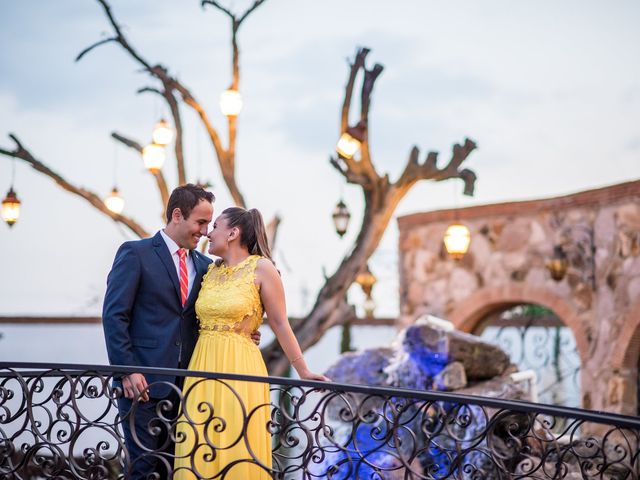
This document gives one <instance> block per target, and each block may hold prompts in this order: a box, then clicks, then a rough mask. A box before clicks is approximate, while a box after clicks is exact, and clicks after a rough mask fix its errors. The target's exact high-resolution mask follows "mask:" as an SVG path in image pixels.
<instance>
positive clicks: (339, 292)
mask: <svg viewBox="0 0 640 480" xmlns="http://www.w3.org/2000/svg"><path fill="white" fill-rule="evenodd" d="M368 52H369V50H368V49H365V48H362V49H359V50H358V52H357V54H356V57H355V60H354V62H353V64H352V65H351V68H350V71H349V80H348V82H347V87H346V90H345V101H344V103H343V108H342V112H341V116H340V125H341V131H342V132H344V131H346V129H347V128H348V123H347V121H348V117H349V107H350V101H351V97H352V94H353V88H354V81H355V80H354V79H355V77H356V75H357V72H358V70H359V69H360V68H362V69H363V70H364V80H363V84H362V90H361V96H360V101H361V120H360V121H361V122H362V123H363V125H364V126H365V136H364V140H363V142H362V144H361V156H360V160H356V159H354V158H353V157H352V158H343V157H330V158H329V161H330V162H331V165H332V166H333V167H334V168H336V170H338V171H339V172H340V174H341V175H342V176H343V177H344V178H345V179H346V180H347V182H349V183H353V184H356V185H359V186H360V187H361V188H362V194H363V196H364V205H365V207H364V215H363V219H362V224H361V226H360V231H359V232H358V236H357V238H356V241H355V243H354V245H353V247H352V248H350V249H349V253H348V254H347V255H346V256H345V257H344V258H343V260H342V262H341V263H340V266H339V267H338V269H337V270H336V271H335V273H334V274H333V275H331V276H330V277H329V278H327V279H326V282H325V284H324V286H323V287H322V289H321V290H320V292H319V293H318V296H317V298H316V302H315V304H314V306H313V308H312V309H311V311H310V312H309V314H308V315H307V316H306V318H305V319H304V321H303V322H300V323H299V324H296V325H293V326H292V328H293V330H294V333H295V335H296V338H297V339H298V341H299V343H300V346H301V348H302V349H303V350H305V349H307V348H309V347H310V346H312V345H314V344H315V343H316V342H317V341H318V340H319V339H320V338H321V337H322V335H323V334H324V332H325V331H326V330H327V329H328V328H330V327H332V326H333V325H337V324H340V323H342V322H344V321H345V320H346V319H348V318H350V317H349V316H350V315H352V313H349V309H350V307H349V306H348V305H346V303H345V300H344V299H345V296H346V293H347V290H348V289H349V287H350V286H351V285H352V284H353V282H354V280H355V278H356V276H357V274H358V272H360V271H361V270H362V268H363V267H364V265H366V263H367V261H368V260H369V258H370V257H371V255H372V254H373V253H374V252H375V250H376V248H378V245H379V244H380V241H381V240H382V236H383V235H384V232H385V231H386V229H387V227H388V225H389V222H390V221H391V218H392V217H393V214H394V212H395V210H396V208H397V206H398V205H399V203H400V201H401V200H402V199H403V198H404V196H405V195H406V194H407V193H408V192H409V190H410V189H411V187H412V186H413V185H414V184H415V183H416V182H417V181H419V180H435V181H442V180H446V179H449V178H460V179H462V180H463V181H464V182H465V193H467V194H471V193H473V187H474V184H475V180H476V176H475V174H474V173H473V172H472V171H471V170H468V169H464V170H460V165H461V164H462V162H464V161H465V160H466V158H467V157H468V156H469V154H470V153H471V152H472V151H473V150H474V149H475V148H476V145H475V143H474V142H472V141H471V140H469V139H466V140H465V143H464V145H462V146H460V145H454V147H453V153H452V158H451V161H450V162H449V164H448V165H447V166H446V167H444V168H442V169H439V168H437V166H436V161H437V154H436V153H434V152H431V153H429V154H428V155H427V158H426V159H425V162H424V163H423V164H420V163H419V154H420V152H419V150H418V148H417V147H413V148H412V150H411V153H410V155H409V159H408V161H407V165H406V166H405V169H404V172H403V173H402V175H401V176H400V179H399V180H398V181H397V182H396V183H393V184H392V183H390V181H389V175H388V174H385V175H384V176H380V175H378V174H377V173H376V170H375V168H374V166H373V163H372V162H371V159H370V156H369V152H368V132H367V131H366V126H367V125H368V123H369V106H370V101H371V94H372V91H373V86H374V84H375V81H376V79H377V78H378V76H379V75H380V73H381V72H382V69H383V68H382V66H381V65H377V64H376V65H375V66H374V67H373V69H372V70H367V69H366V67H365V57H366V55H367V53H368ZM263 356H264V357H265V362H266V363H267V365H268V367H269V371H270V373H271V374H272V375H280V374H282V373H283V372H284V371H285V369H286V367H287V366H288V362H287V360H286V357H284V356H283V355H282V353H281V351H280V350H279V347H278V346H277V344H276V342H273V343H272V344H270V345H268V346H266V347H265V348H264V349H263Z"/></svg>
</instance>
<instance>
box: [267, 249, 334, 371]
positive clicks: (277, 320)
mask: <svg viewBox="0 0 640 480" xmlns="http://www.w3.org/2000/svg"><path fill="white" fill-rule="evenodd" d="M256 280H257V282H258V284H259V286H260V298H261V299H262V305H263V306H264V310H265V312H266V314H267V318H268V320H269V326H270V327H271V330H273V333H274V334H275V335H276V338H277V339H278V342H279V343H280V346H281V347H282V350H284V353H285V355H286V356H287V358H288V359H289V361H290V362H291V365H293V367H294V368H295V369H296V371H297V372H298V375H300V378H304V379H306V380H321V381H325V382H328V381H330V380H329V379H328V378H327V377H325V376H324V375H319V374H316V373H313V372H311V371H310V370H309V367H307V363H306V362H305V360H304V356H303V355H302V350H301V349H300V345H299V344H298V340H297V339H296V337H295V335H294V334H293V330H292V329H291V325H289V319H288V318H287V308H286V304H285V299H284V287H283V286H282V279H281V278H280V274H279V273H278V271H277V270H276V267H275V266H274V265H273V263H271V262H270V261H269V260H267V259H261V260H259V261H258V265H257V266H256Z"/></svg>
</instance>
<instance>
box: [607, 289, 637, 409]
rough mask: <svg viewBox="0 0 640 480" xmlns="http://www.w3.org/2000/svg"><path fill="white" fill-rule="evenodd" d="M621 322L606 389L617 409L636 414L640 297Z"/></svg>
mask: <svg viewBox="0 0 640 480" xmlns="http://www.w3.org/2000/svg"><path fill="white" fill-rule="evenodd" d="M622 325H623V327H622V329H621V330H620V333H619V335H618V341H617V342H616V348H615V350H614V353H613V356H612V359H611V367H612V368H613V374H614V375H613V377H612V378H611V380H610V384H609V391H610V392H611V393H612V395H611V396H612V397H613V398H612V399H611V400H612V403H614V404H618V405H620V413H624V414H626V415H640V392H639V391H638V390H639V389H638V385H639V384H640V378H639V377H640V300H638V301H636V302H635V303H634V304H633V305H632V306H631V307H630V308H629V310H628V311H627V313H626V315H625V318H624V321H623V323H622ZM634 406H635V408H634Z"/></svg>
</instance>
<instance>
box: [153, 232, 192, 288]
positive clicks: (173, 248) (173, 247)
mask: <svg viewBox="0 0 640 480" xmlns="http://www.w3.org/2000/svg"><path fill="white" fill-rule="evenodd" d="M160 235H162V238H163V240H164V243H166V244H167V248H168V249H169V253H171V259H172V260H173V264H174V265H175V267H176V274H177V275H178V282H180V255H179V254H178V250H180V247H179V246H178V244H177V243H176V242H174V241H173V240H172V239H171V237H169V235H167V234H166V233H164V230H160ZM186 261H187V275H188V276H189V290H188V293H187V297H188V296H189V294H191V287H192V286H193V282H194V281H195V279H196V267H195V265H194V264H193V259H192V258H191V255H190V253H189V251H188V250H187V257H186Z"/></svg>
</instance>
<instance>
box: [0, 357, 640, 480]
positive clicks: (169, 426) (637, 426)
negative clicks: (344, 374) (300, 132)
mask: <svg viewBox="0 0 640 480" xmlns="http://www.w3.org/2000/svg"><path fill="white" fill-rule="evenodd" d="M134 371H137V372H142V373H148V374H156V375H158V374H159V375H167V376H170V377H183V376H189V377H195V378H197V379H198V380H197V381H198V382H204V383H207V382H209V383H216V384H219V385H222V386H223V387H224V388H228V389H230V390H229V391H230V392H232V390H233V388H232V386H231V385H232V384H233V382H234V381H242V382H263V383H268V384H270V385H271V387H270V388H271V404H270V405H269V406H268V408H269V409H270V414H269V420H268V422H266V424H265V425H262V428H264V429H266V430H267V431H268V432H269V435H270V437H271V440H272V462H271V466H270V467H269V466H268V465H267V464H265V462H264V461H263V459H259V458H247V459H244V460H245V461H248V462H253V463H255V465H256V468H257V469H260V470H262V471H263V472H266V475H267V476H271V477H273V478H285V479H317V478H334V479H360V478H362V479H400V478H406V479H445V478H455V479H480V478H488V479H490V478H495V479H516V478H527V479H528V478H536V479H556V478H567V479H577V478H598V479H638V478H639V472H640V419H639V418H636V417H627V416H621V415H615V414H607V413H601V412H591V411H586V410H581V409H572V408H566V407H554V406H548V405H539V404H533V403H527V402H521V401H509V400H500V399H495V398H482V397H474V396H468V395H457V394H451V393H443V392H419V391H410V390H399V389H389V388H376V387H369V386H362V385H345V384H335V383H322V382H308V381H300V380H294V379H287V378H260V377H244V376H237V375H225V374H215V373H202V372H186V371H184V370H163V369H148V368H144V369H143V368H135V369H132V368H129V367H109V366H91V365H47V364H25V363H20V364H19V363H14V364H11V363H6V362H4V363H0V478H3V479H4V478H7V479H12V478H15V479H27V478H56V479H65V478H69V479H101V478H105V479H106V478H125V476H126V474H125V473H122V472H123V469H124V471H125V472H126V471H129V470H128V469H130V468H131V466H132V465H133V464H135V463H136V462H137V461H139V460H140V459H138V458H132V457H131V455H130V452H129V449H128V448H127V445H126V444H125V442H124V441H123V440H122V429H123V426H124V425H125V423H126V422H132V421H133V419H134V412H135V410H136V405H137V402H135V401H134V403H133V407H132V409H131V411H130V412H128V413H127V414H125V415H124V416H122V417H121V416H120V415H119V414H118V409H117V406H116V404H117V398H118V396H119V395H121V390H120V389H117V388H116V389H114V388H113V387H112V385H111V381H112V380H113V378H114V376H115V377H117V376H120V375H122V374H126V373H131V372H134ZM235 385H237V384H235ZM176 393H178V394H179V395H177V396H176V397H175V398H176V399H177V400H176V401H177V402H179V405H180V406H184V405H185V401H186V400H187V398H185V396H183V395H182V392H180V391H177V392H176ZM232 393H233V392H232ZM211 402H212V403H210V402H208V401H207V402H204V403H203V404H202V405H201V406H202V408H201V409H200V410H201V411H202V412H205V414H206V415H208V418H207V420H206V421H205V424H206V425H207V426H209V427H211V428H213V429H214V430H215V431H216V432H221V431H224V430H225V429H227V428H230V427H231V425H229V424H228V423H226V422H225V420H224V414H225V405H215V401H214V400H212V401H211ZM159 405H160V406H159V407H158V408H157V411H156V414H157V415H156V419H155V421H154V422H150V423H148V424H147V425H148V433H150V434H151V435H160V434H163V433H164V434H168V435H169V436H168V438H169V439H172V440H174V441H178V442H180V441H184V438H183V437H181V436H180V435H177V438H176V434H175V432H176V423H177V421H178V420H176V418H175V417H173V418H171V416H169V415H167V414H166V412H167V411H169V410H170V408H169V407H170V406H169V405H168V404H167V403H164V404H163V403H161V404H159ZM265 407H266V406H265ZM252 414H253V412H248V411H245V412H244V415H245V416H244V420H245V421H246V420H247V418H249V417H251V416H252ZM199 421H202V420H201V419H200V420H199ZM559 421H562V422H563V424H564V428H563V430H562V431H561V432H557V431H556V429H555V428H554V425H556V423H557V422H559ZM235 427H236V428H238V427H239V428H240V432H241V434H240V435H241V437H243V436H245V435H246V431H247V429H246V428H245V427H246V425H245V424H244V423H243V425H241V426H238V425H236V426H235ZM246 440H247V439H246V438H239V441H242V442H244V441H246ZM200 441H201V442H203V443H205V444H208V448H209V451H210V452H211V455H209V456H208V457H207V458H205V461H214V460H215V458H216V457H217V453H219V452H218V451H217V448H218V447H219V446H217V445H216V444H215V442H214V441H213V440H212V439H211V438H209V437H206V438H201V440H200ZM169 443H171V440H170V441H169ZM220 448H222V447H220ZM247 451H249V452H251V449H250V448H249V449H248V450H247ZM143 456H146V457H149V458H151V459H153V460H154V461H156V463H157V467H156V469H157V471H153V472H151V471H149V472H147V473H148V474H149V475H150V477H149V478H159V477H160V476H161V475H162V473H161V470H163V471H164V470H165V469H166V470H168V476H169V477H171V475H172V469H173V465H174V453H172V451H171V449H170V448H169V449H164V450H162V451H160V450H157V451H154V450H148V451H145V452H144V453H143ZM233 467H234V465H231V466H226V467H225V466H222V467H221V469H220V470H219V471H218V472H216V473H215V476H214V478H225V477H226V478H236V477H234V476H233V472H234V470H233ZM165 473H166V472H165ZM154 475H157V477H154ZM187 478H188V477H187ZM192 478H202V476H198V475H197V474H196V475H195V476H193V477H192Z"/></svg>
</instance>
